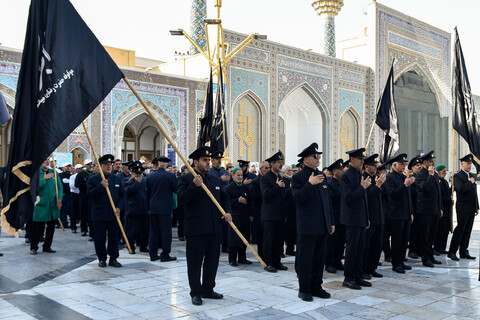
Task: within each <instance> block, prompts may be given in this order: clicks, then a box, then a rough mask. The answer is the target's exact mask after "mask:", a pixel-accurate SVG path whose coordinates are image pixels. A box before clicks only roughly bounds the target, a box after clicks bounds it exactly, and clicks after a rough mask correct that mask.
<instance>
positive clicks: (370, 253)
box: [334, 224, 383, 274]
mask: <svg viewBox="0 0 480 320" xmlns="http://www.w3.org/2000/svg"><path fill="white" fill-rule="evenodd" d="M382 229H383V228H382V225H381V224H378V225H370V228H368V229H367V231H366V238H365V254H364V259H363V272H364V273H368V274H371V273H372V272H373V271H375V270H376V269H377V267H378V262H379V261H380V256H381V255H382V237H383V230H382ZM335 232H337V231H336V230H335ZM334 234H335V233H334Z"/></svg>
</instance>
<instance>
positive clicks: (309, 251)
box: [295, 234, 328, 294]
mask: <svg viewBox="0 0 480 320" xmlns="http://www.w3.org/2000/svg"><path fill="white" fill-rule="evenodd" d="M297 240H298V242H297V252H296V255H295V265H296V271H297V275H298V286H299V291H300V292H303V293H310V294H311V293H312V292H313V291H316V290H318V289H320V288H321V287H322V283H323V269H324V267H325V255H326V252H327V242H328V234H322V235H301V234H300V235H298V237H297Z"/></svg>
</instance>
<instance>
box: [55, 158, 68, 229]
mask: <svg viewBox="0 0 480 320" xmlns="http://www.w3.org/2000/svg"><path fill="white" fill-rule="evenodd" d="M52 162H53V176H54V177H55V199H56V200H57V202H58V185H57V163H56V161H55V158H54V157H53V152H52ZM61 212H62V210H60V217H61V216H62V214H61ZM58 222H59V223H60V226H61V227H62V230H63V231H65V228H64V227H63V223H62V219H60V218H58Z"/></svg>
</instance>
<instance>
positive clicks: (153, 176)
mask: <svg viewBox="0 0 480 320" xmlns="http://www.w3.org/2000/svg"><path fill="white" fill-rule="evenodd" d="M170 161H171V160H170V159H169V158H167V157H164V156H160V157H157V158H155V159H153V161H152V162H153V163H154V164H155V167H156V170H155V171H154V172H152V173H150V174H149V175H148V176H147V210H148V215H149V221H150V227H149V237H148V249H149V254H150V260H151V261H156V260H159V259H160V261H161V262H168V261H175V260H177V258H176V257H171V256H170V252H171V250H172V214H173V194H174V193H175V192H177V177H176V176H175V174H173V173H171V172H168V171H166V170H165V169H166V167H167V165H168V163H169V162H170ZM159 233H160V237H161V240H162V253H161V254H160V256H159V255H158V236H159Z"/></svg>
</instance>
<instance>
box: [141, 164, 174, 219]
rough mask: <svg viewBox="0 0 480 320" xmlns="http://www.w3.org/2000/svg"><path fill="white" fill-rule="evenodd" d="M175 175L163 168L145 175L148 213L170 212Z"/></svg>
mask: <svg viewBox="0 0 480 320" xmlns="http://www.w3.org/2000/svg"><path fill="white" fill-rule="evenodd" d="M175 192H177V177H176V176H175V175H174V174H173V173H171V172H168V171H166V170H165V169H163V168H159V169H158V170H156V171H154V172H152V173H150V174H149V175H148V176H147V205H148V214H172V213H173V194H174V193H175Z"/></svg>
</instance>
